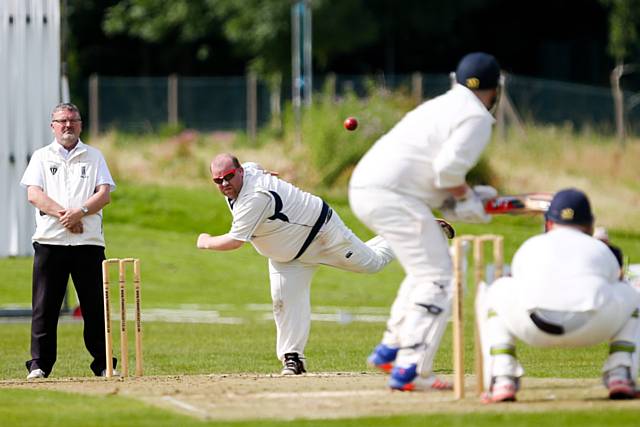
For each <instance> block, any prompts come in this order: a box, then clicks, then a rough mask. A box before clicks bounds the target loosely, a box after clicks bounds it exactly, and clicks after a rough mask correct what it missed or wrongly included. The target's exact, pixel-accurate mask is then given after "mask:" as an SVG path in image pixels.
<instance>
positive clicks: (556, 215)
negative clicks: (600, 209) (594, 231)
mask: <svg viewBox="0 0 640 427" xmlns="http://www.w3.org/2000/svg"><path fill="white" fill-rule="evenodd" d="M544 216H545V219H547V220H550V221H553V222H555V223H558V224H569V225H590V224H592V223H593V220H594V217H593V213H591V204H590V203H589V199H588V198H587V195H586V194H584V193H583V192H582V191H580V190H577V189H575V188H567V189H565V190H561V191H558V192H557V193H556V194H555V196H553V199H552V200H551V204H550V205H549V210H548V211H547V213H545V215H544Z"/></svg>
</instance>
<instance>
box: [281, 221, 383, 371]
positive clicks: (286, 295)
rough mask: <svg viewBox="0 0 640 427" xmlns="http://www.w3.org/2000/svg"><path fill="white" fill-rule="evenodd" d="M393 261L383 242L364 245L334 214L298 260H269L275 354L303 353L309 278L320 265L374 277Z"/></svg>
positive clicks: (307, 324)
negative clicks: (274, 323) (370, 274)
mask: <svg viewBox="0 0 640 427" xmlns="http://www.w3.org/2000/svg"><path fill="white" fill-rule="evenodd" d="M393 259H394V255H393V252H392V250H391V248H390V247H389V245H388V244H387V243H386V242H385V241H384V239H383V238H381V237H379V236H377V237H374V238H373V239H371V240H369V241H368V242H366V243H364V242H363V241H362V240H360V239H359V238H358V237H357V236H356V235H355V234H354V233H353V232H352V231H351V230H350V229H348V228H347V227H346V226H345V225H344V223H343V222H342V219H340V217H339V216H338V214H337V213H336V212H333V213H332V215H331V218H330V219H329V221H328V222H327V223H326V224H324V226H323V227H322V228H321V229H320V231H319V232H318V235H317V236H316V238H315V239H314V240H313V242H312V243H311V244H310V245H309V247H308V248H307V249H306V251H305V252H304V253H303V254H302V256H300V257H299V258H298V259H296V260H293V261H289V262H278V261H274V260H272V259H270V260H269V276H270V282H271V299H272V302H273V316H274V318H275V322H276V330H277V338H276V354H277V356H278V358H279V359H280V360H282V359H283V358H284V354H285V353H298V354H299V355H300V357H304V349H305V346H306V344H307V339H308V338H309V329H310V326H311V302H310V289H311V278H312V277H313V273H315V271H316V269H317V268H318V266H319V265H329V266H332V267H336V268H339V269H342V270H347V271H353V272H356V273H375V272H377V271H380V270H381V269H382V268H383V267H384V266H386V265H387V264H389V262H391V260H393Z"/></svg>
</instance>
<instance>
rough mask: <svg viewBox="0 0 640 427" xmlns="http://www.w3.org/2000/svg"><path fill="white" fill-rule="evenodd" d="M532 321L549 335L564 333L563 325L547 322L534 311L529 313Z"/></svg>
mask: <svg viewBox="0 0 640 427" xmlns="http://www.w3.org/2000/svg"><path fill="white" fill-rule="evenodd" d="M529 317H530V318H531V320H532V321H533V323H534V324H535V325H536V326H537V327H538V329H540V330H541V331H544V332H546V333H548V334H551V335H562V334H564V327H562V325H556V324H555V323H549V322H547V321H546V320H544V319H542V318H541V317H540V316H538V315H537V314H536V313H531V314H530V315H529Z"/></svg>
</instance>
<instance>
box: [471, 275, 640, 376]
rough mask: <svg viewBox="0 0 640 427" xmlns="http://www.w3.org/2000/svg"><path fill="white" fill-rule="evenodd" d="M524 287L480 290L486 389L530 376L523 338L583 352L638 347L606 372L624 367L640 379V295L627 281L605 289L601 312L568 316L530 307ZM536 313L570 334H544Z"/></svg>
mask: <svg viewBox="0 0 640 427" xmlns="http://www.w3.org/2000/svg"><path fill="white" fill-rule="evenodd" d="M518 285H519V283H518V282H517V279H515V278H512V277H503V278H500V279H498V280H496V281H495V282H493V284H491V285H490V286H487V285H486V284H484V283H482V285H481V287H480V289H479V291H478V296H477V300H476V315H477V319H479V322H480V323H479V327H480V331H481V343H482V353H483V355H484V370H483V372H484V380H485V388H486V389H488V388H489V386H490V382H491V378H492V377H496V376H501V375H504V376H511V377H517V378H519V377H521V376H522V375H523V374H524V369H523V368H522V366H521V365H520V363H519V362H518V361H517V359H516V358H515V357H514V354H515V344H516V339H517V338H519V339H521V340H522V341H524V342H525V343H527V344H529V345H531V346H534V347H581V346H590V345H595V344H599V343H601V342H604V341H609V342H611V343H612V344H615V343H633V344H635V351H633V352H629V351H612V352H611V353H610V354H609V357H608V358H607V360H606V362H605V364H604V367H603V372H606V371H609V370H611V369H613V368H616V367H619V366H624V367H628V368H629V369H630V372H631V375H632V378H633V379H634V380H635V378H636V377H637V375H638V352H639V350H640V319H639V318H638V311H637V310H638V307H640V292H638V290H636V289H635V288H633V287H632V286H631V285H629V284H628V283H626V282H616V283H611V284H610V285H608V286H606V287H605V288H603V289H601V292H602V297H603V304H602V305H601V307H599V308H598V309H596V310H590V311H583V312H575V311H571V307H566V311H549V310H540V309H535V308H534V309H531V308H527V306H526V301H525V300H524V298H520V297H519V296H520V294H521V293H520V292H518V291H517V289H518ZM549 298H553V296H552V295H550V296H549ZM531 313H536V316H537V318H538V319H540V318H542V319H543V322H545V323H547V324H549V323H550V324H553V325H556V326H559V327H561V328H562V329H563V330H564V332H563V333H558V332H556V333H555V334H553V333H549V332H545V331H543V330H542V329H540V327H539V326H536V324H535V323H534V321H533V320H532V318H531ZM538 322H539V320H538ZM492 348H493V349H494V351H493V352H492V351H491V349H492ZM611 350H613V346H612V349H611ZM491 353H494V355H491Z"/></svg>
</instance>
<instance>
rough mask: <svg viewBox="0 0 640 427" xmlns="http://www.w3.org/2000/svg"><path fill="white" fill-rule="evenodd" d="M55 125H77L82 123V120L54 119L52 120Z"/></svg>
mask: <svg viewBox="0 0 640 427" xmlns="http://www.w3.org/2000/svg"><path fill="white" fill-rule="evenodd" d="M51 121H52V122H53V123H58V124H65V123H67V122H69V123H71V124H76V123H78V122H81V121H82V120H81V119H53V120H51Z"/></svg>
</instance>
